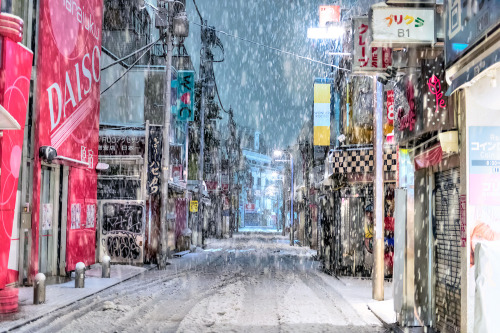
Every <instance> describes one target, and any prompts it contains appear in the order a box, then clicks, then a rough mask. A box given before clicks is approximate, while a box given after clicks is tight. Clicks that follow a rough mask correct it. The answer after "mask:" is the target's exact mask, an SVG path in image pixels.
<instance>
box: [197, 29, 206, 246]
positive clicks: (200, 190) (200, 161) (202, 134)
mask: <svg viewBox="0 0 500 333" xmlns="http://www.w3.org/2000/svg"><path fill="white" fill-rule="evenodd" d="M202 23H203V24H202V27H201V44H202V50H201V55H200V76H201V80H200V81H201V103H200V156H199V158H198V204H199V206H201V199H202V198H203V166H204V164H205V163H204V162H205V90H206V79H207V75H206V71H205V61H206V59H207V52H208V45H207V38H206V36H204V35H203V34H204V33H206V29H205V28H206V21H203V22H202ZM198 223H199V224H200V225H201V226H202V227H201V228H202V234H203V236H202V245H205V233H206V230H205V229H204V223H203V214H201V212H200V211H199V210H198Z"/></svg>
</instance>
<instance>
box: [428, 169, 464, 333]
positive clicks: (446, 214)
mask: <svg viewBox="0 0 500 333" xmlns="http://www.w3.org/2000/svg"><path fill="white" fill-rule="evenodd" d="M459 186H460V175H459V169H458V168H457V169H451V170H447V171H444V172H440V173H436V191H435V195H436V196H435V202H436V211H435V225H434V232H435V237H436V267H435V269H436V291H435V295H436V327H437V329H438V330H439V331H440V332H442V333H445V332H460V282H461V281H460V245H461V244H460V206H459Z"/></svg>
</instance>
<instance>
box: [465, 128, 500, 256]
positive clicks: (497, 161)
mask: <svg viewBox="0 0 500 333" xmlns="http://www.w3.org/2000/svg"><path fill="white" fill-rule="evenodd" d="M468 199H469V209H470V213H469V217H472V218H471V220H470V221H468V224H469V228H468V230H469V231H470V243H471V256H470V265H471V266H473V265H474V249H475V246H476V244H477V242H478V241H480V240H484V241H500V126H470V127H469V198H468Z"/></svg>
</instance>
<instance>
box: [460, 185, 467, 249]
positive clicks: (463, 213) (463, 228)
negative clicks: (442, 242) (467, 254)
mask: <svg viewBox="0 0 500 333" xmlns="http://www.w3.org/2000/svg"><path fill="white" fill-rule="evenodd" d="M460 239H461V247H466V246H467V196H466V195H464V194H462V195H461V196H460Z"/></svg>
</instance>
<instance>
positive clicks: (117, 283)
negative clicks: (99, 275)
mask: <svg viewBox="0 0 500 333" xmlns="http://www.w3.org/2000/svg"><path fill="white" fill-rule="evenodd" d="M145 268H146V270H145V271H142V272H138V273H137V274H134V275H132V276H129V277H128V278H126V279H123V280H121V281H118V282H116V283H114V284H111V285H109V286H107V287H105V288H103V289H101V290H97V291H95V292H93V293H91V294H88V295H86V296H84V297H82V298H79V299H77V300H75V301H73V302H71V303H68V304H65V305H62V306H60V307H58V308H56V309H54V310H51V311H49V312H46V313H44V314H41V315H39V316H37V317H33V318H29V319H26V320H25V321H24V322H22V323H19V324H17V325H15V326H11V327H7V328H5V329H3V328H2V330H1V331H0V332H2V333H4V332H9V331H12V330H16V329H19V328H21V327H23V326H25V325H27V324H30V323H32V322H35V321H37V320H38V319H41V318H42V317H44V316H46V315H48V314H51V313H54V312H56V311H59V310H61V309H64V308H66V307H68V306H70V305H73V304H75V303H76V302H79V301H81V300H84V299H86V298H89V297H91V296H94V295H96V294H98V293H100V292H103V291H105V290H107V289H109V288H112V287H114V286H116V285H119V284H120V283H122V282H125V281H128V280H130V279H132V278H135V277H136V276H138V275H141V274H142V273H144V272H149V271H151V270H153V269H155V268H156V266H154V265H151V266H150V267H145Z"/></svg>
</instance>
